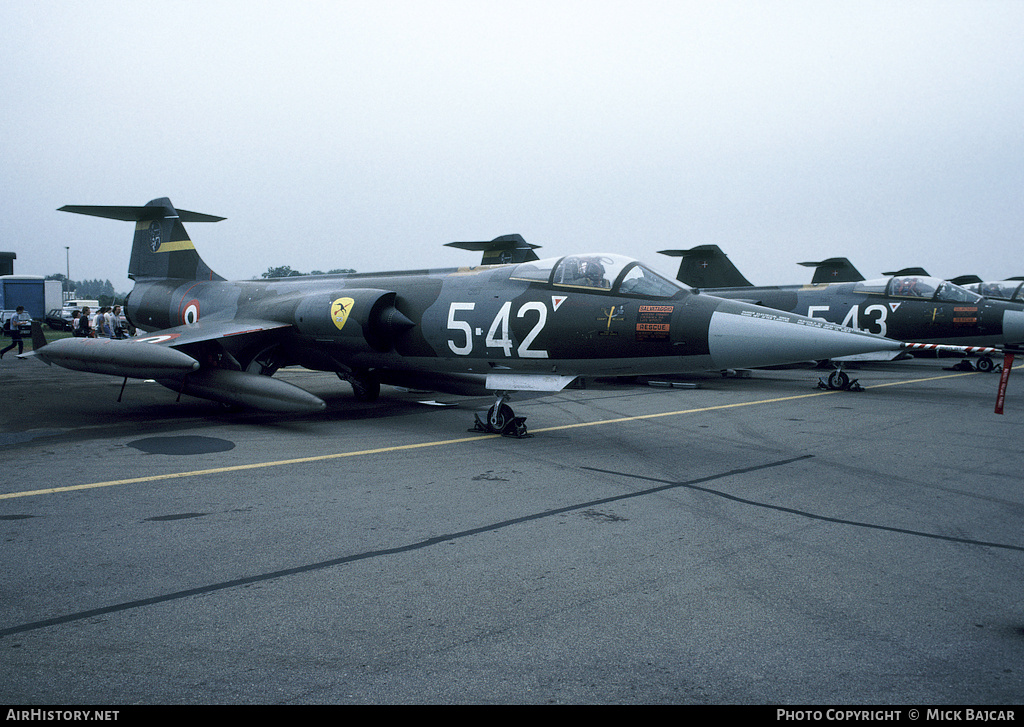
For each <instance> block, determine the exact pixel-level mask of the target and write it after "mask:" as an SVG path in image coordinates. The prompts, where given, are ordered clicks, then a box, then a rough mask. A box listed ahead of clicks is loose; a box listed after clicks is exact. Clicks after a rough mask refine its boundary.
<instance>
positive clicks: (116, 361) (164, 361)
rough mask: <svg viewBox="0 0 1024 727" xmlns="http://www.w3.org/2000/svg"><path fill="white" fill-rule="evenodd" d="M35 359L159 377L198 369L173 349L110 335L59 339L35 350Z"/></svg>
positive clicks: (113, 373)
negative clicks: (106, 336) (110, 336)
mask: <svg viewBox="0 0 1024 727" xmlns="http://www.w3.org/2000/svg"><path fill="white" fill-rule="evenodd" d="M35 355H36V357H37V358H39V359H42V360H43V361H45V362H46V363H48V364H57V365H58V366H63V367H64V368H67V369H74V370H75V371H87V372H89V373H94V374H108V375H111V376H121V377H128V378H132V379H160V378H167V377H170V376H181V375H182V374H187V373H189V372H192V371H196V370H198V369H199V362H198V361H196V360H195V359H194V358H192V357H191V356H189V355H188V354H186V353H183V352H181V351H179V350H177V349H174V348H167V347H164V346H154V345H150V344H147V343H145V342H142V341H134V340H131V339H128V340H118V339H113V338H62V339H59V340H57V341H53V342H52V343H49V344H47V345H46V346H44V347H42V348H38V349H36V351H35Z"/></svg>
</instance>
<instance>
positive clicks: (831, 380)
mask: <svg viewBox="0 0 1024 727" xmlns="http://www.w3.org/2000/svg"><path fill="white" fill-rule="evenodd" d="M818 388H819V389H832V390H837V391H864V387H862V386H861V385H860V384H859V383H857V380H856V379H852V380H851V379H850V375H849V374H847V373H846V372H845V371H843V370H842V369H836V370H835V371H833V372H832V373H830V374H829V375H828V378H827V379H818Z"/></svg>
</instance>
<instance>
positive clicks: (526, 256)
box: [445, 234, 540, 265]
mask: <svg viewBox="0 0 1024 727" xmlns="http://www.w3.org/2000/svg"><path fill="white" fill-rule="evenodd" d="M445 247H457V248H459V249H460V250H472V251H474V252H482V253H483V259H482V260H481V262H480V264H481V265H508V264H511V263H525V262H529V261H531V260H538V259H539V258H538V257H537V253H535V252H534V250H536V249H537V248H539V247H540V245H533V244H531V243H529V242H527V241H526V240H524V239H523V236H522V235H516V234H512V235H502V236H501V237H495V238H494V239H493V240H488V241H481V242H475V241H469V242H448V243H445Z"/></svg>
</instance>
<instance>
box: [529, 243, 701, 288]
mask: <svg viewBox="0 0 1024 727" xmlns="http://www.w3.org/2000/svg"><path fill="white" fill-rule="evenodd" d="M509 277H510V278H511V279H512V280H529V281H531V282H536V283H547V284H548V285H553V286H556V287H566V288H582V289H585V290H589V291H592V292H607V293H612V294H614V295H636V296H641V297H644V298H674V297H676V296H677V295H679V294H680V293H681V292H684V291H688V290H689V288H686V287H684V286H682V285H680V284H679V283H677V282H676V281H674V280H670V279H669V278H666V277H663V276H661V275H659V274H658V273H656V272H654V271H653V270H651V269H650V268H649V267H647V266H646V265H644V264H642V263H640V262H637V261H636V260H634V259H632V258H628V257H625V256H624V255H615V254H613V253H588V254H586V255H566V256H565V257H562V258H547V259H544V260H534V261H531V262H526V263H521V264H519V265H517V266H516V268H515V270H513V271H512V274H511V275H510V276H509Z"/></svg>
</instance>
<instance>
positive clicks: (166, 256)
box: [60, 197, 224, 280]
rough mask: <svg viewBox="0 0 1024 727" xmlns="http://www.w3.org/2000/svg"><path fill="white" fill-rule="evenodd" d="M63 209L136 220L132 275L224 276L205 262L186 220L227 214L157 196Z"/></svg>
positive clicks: (134, 277)
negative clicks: (135, 202) (139, 202)
mask: <svg viewBox="0 0 1024 727" xmlns="http://www.w3.org/2000/svg"><path fill="white" fill-rule="evenodd" d="M60 211H61V212H74V213H76V214H80V215H92V216H93V217H105V218H107V219H111V220H122V221H125V222H134V223H135V238H134V239H133V240H132V257H131V262H130V263H129V264H128V277H129V278H131V279H132V280H138V279H140V278H179V279H182V280H224V278H222V277H221V276H220V275H217V273H215V272H213V270H211V269H210V267H209V266H208V265H207V264H206V263H205V262H203V259H202V258H201V257H199V253H198V252H196V249H195V247H194V246H193V245H192V240H191V239H189V236H188V233H187V232H186V231H185V226H184V225H183V224H182V223H183V222H220V221H221V220H223V219H224V218H223V217H215V216H214V215H204V214H202V213H199V212H189V211H188V210H178V209H175V208H174V205H172V204H171V200H169V199H168V198H167V197H161V198H160V199H154V200H152V201H151V202H149V203H148V204H146V205H145V206H144V207H107V206H93V205H65V206H64V207H61V208H60Z"/></svg>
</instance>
